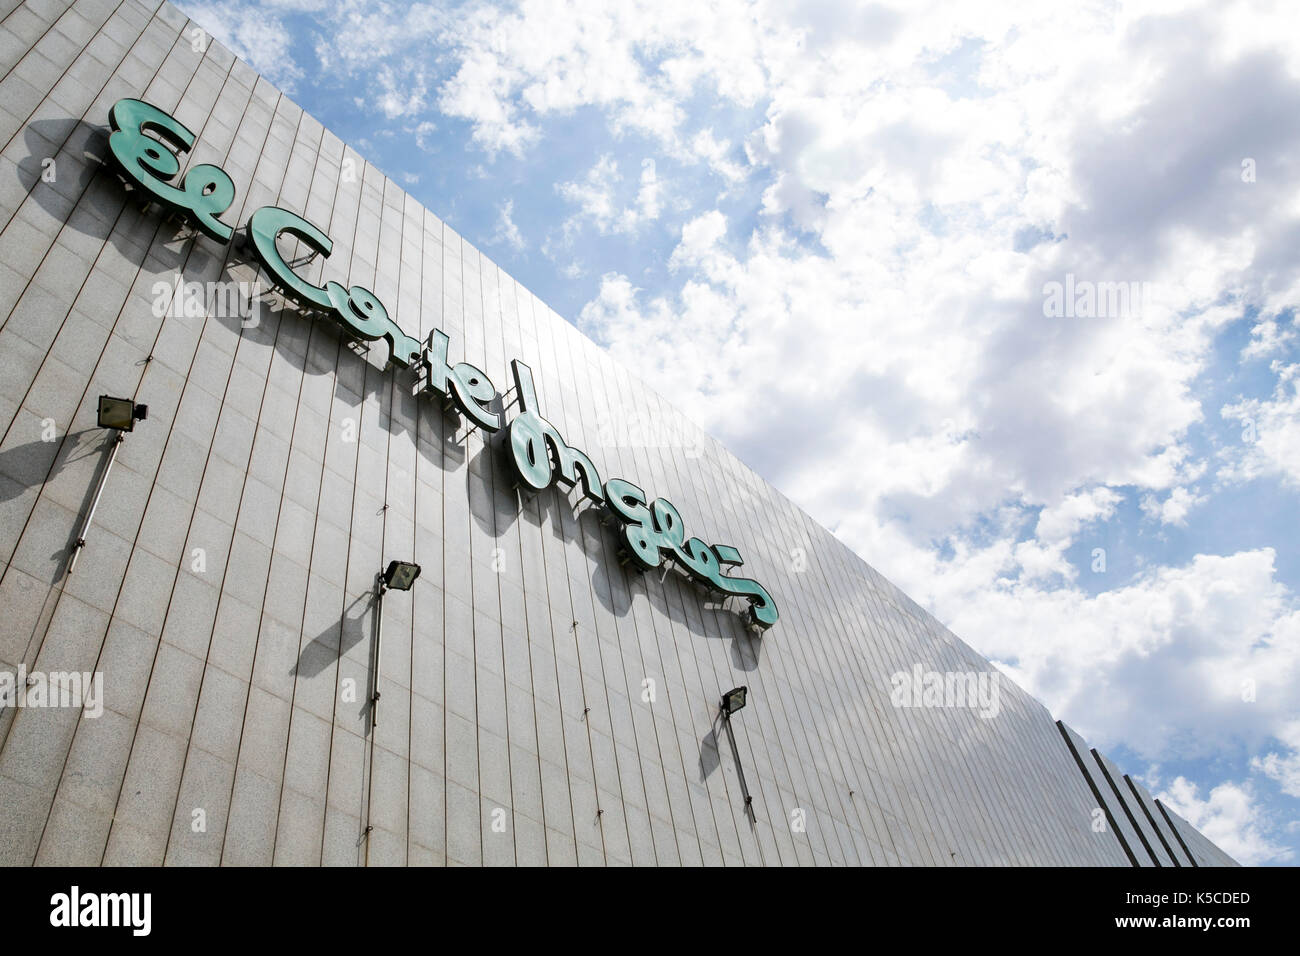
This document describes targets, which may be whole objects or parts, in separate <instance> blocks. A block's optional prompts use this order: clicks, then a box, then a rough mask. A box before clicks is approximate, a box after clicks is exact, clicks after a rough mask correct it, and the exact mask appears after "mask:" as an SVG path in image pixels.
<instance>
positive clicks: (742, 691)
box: [722, 686, 756, 823]
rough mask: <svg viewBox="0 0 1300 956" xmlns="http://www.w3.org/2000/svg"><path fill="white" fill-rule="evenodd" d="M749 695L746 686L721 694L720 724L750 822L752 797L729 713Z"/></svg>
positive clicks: (752, 811) (751, 819)
mask: <svg viewBox="0 0 1300 956" xmlns="http://www.w3.org/2000/svg"><path fill="white" fill-rule="evenodd" d="M748 696H749V688H748V687H744V686H741V687H733V688H732V689H731V690H729V691H727V692H726V693H725V694H723V695H722V726H723V727H725V728H726V730H727V740H729V741H730V742H731V755H732V756H733V757H735V758H736V776H737V777H739V778H740V793H741V795H742V796H743V797H744V798H745V813H746V814H747V815H748V816H749V821H750V823H754V822H755V819H756V818H755V816H754V806H753V804H754V798H753V797H752V796H750V794H749V785H748V784H746V783H745V768H744V767H742V766H741V765H740V748H739V747H737V746H736V732H735V731H734V730H732V729H731V715H732V714H734V713H735V712H736V711H738V710H740V709H742V708H743V707H744V706H745V698H746V697H748Z"/></svg>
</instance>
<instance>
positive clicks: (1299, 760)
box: [1250, 720, 1300, 797]
mask: <svg viewBox="0 0 1300 956" xmlns="http://www.w3.org/2000/svg"><path fill="white" fill-rule="evenodd" d="M1277 736H1278V740H1279V741H1281V743H1282V744H1284V745H1285V746H1286V747H1289V748H1290V751H1291V752H1290V753H1278V752H1276V751H1269V752H1268V753H1267V754H1265V755H1264V756H1263V757H1255V758H1253V759H1252V760H1251V762H1250V765H1251V767H1252V768H1253V769H1255V770H1260V771H1262V772H1263V773H1264V774H1265V775H1266V776H1269V777H1272V778H1273V779H1274V780H1276V781H1277V782H1278V783H1279V784H1281V785H1282V792H1283V793H1288V794H1290V795H1291V796H1293V797H1300V720H1293V721H1290V722H1289V723H1287V724H1285V725H1283V726H1282V728H1281V729H1280V730H1279V731H1278V734H1277Z"/></svg>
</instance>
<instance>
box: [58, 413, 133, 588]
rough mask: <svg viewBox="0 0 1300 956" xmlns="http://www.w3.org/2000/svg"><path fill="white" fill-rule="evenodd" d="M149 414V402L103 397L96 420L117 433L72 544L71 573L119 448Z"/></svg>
mask: <svg viewBox="0 0 1300 956" xmlns="http://www.w3.org/2000/svg"><path fill="white" fill-rule="evenodd" d="M148 417H149V406H148V405H137V404H136V403H135V402H134V401H133V400H132V399H129V398H114V397H113V396H112V395H101V396H99V408H98V410H97V413H96V416H95V420H96V422H98V424H99V427H100V428H111V429H112V430H113V431H114V432H115V434H114V435H113V450H112V451H110V452H109V454H108V461H107V462H105V463H104V470H103V471H101V472H100V473H99V480H98V481H97V482H96V483H95V493H94V495H92V496H91V499H90V510H89V511H87V512H86V517H85V518H84V519H83V520H82V522H81V528H80V530H78V531H77V540H76V542H75V543H74V544H73V546H72V555H71V557H70V558H69V559H68V574H71V573H72V572H73V571H74V570H75V569H76V567H77V558H79V557H81V551H82V549H83V548H85V547H86V534H87V533H88V532H89V531H90V523H91V522H92V521H93V520H94V519H95V509H96V508H98V507H99V499H100V498H102V497H103V496H104V486H105V485H106V484H108V473H109V472H110V471H112V470H113V462H115V461H117V449H118V446H119V445H121V444H122V440H123V439H124V438H125V437H126V433H127V432H129V431H132V430H134V429H135V423H136V422H142V421H144V420H145V419H146V418H148Z"/></svg>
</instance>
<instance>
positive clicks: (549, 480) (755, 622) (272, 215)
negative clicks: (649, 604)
mask: <svg viewBox="0 0 1300 956" xmlns="http://www.w3.org/2000/svg"><path fill="white" fill-rule="evenodd" d="M109 123H110V125H111V126H112V128H113V133H112V135H111V136H110V137H109V147H110V155H111V157H112V160H113V162H114V164H115V165H116V166H117V168H118V170H119V171H120V172H121V173H122V174H123V175H124V176H125V177H126V178H127V179H128V180H129V181H130V182H131V184H132V185H134V186H138V187H139V188H140V189H142V190H143V191H144V192H145V193H146V194H147V195H148V197H149V198H150V199H151V200H156V201H158V202H160V203H162V204H163V205H164V206H165V207H167V208H168V209H169V210H170V211H172V212H178V213H181V214H183V215H186V216H188V217H190V218H192V219H193V221H194V224H195V225H196V226H197V227H198V229H199V230H200V231H202V233H203V234H204V235H205V236H207V237H208V238H210V239H213V240H214V241H216V242H223V243H225V242H229V241H230V240H231V238H232V237H233V236H234V228H233V227H231V226H230V225H228V224H226V223H224V222H222V221H221V219H220V218H219V217H220V216H221V214H222V213H224V212H225V211H226V210H227V209H229V208H230V206H231V204H232V203H233V202H234V200H235V186H234V183H233V182H231V179H230V177H229V176H228V175H227V174H226V173H225V171H224V170H222V169H220V168H219V167H217V166H212V165H209V164H207V163H204V164H201V165H198V166H195V167H194V168H193V169H191V170H189V171H188V172H187V173H186V174H185V177H184V178H183V179H182V180H181V182H180V185H179V186H172V185H170V184H169V183H168V182H167V181H168V180H170V179H173V178H174V177H175V176H176V175H177V174H178V173H179V172H180V159H179V157H178V155H177V154H178V151H179V152H183V151H186V150H188V149H190V148H191V147H192V146H193V145H194V134H193V133H191V132H190V131H189V130H188V129H187V128H186V127H185V126H184V125H183V124H181V123H180V122H179V121H178V120H176V119H175V118H174V117H172V116H170V115H168V114H167V113H164V112H163V111H162V110H160V109H158V108H157V107H156V106H151V105H150V104H148V103H145V102H143V101H142V100H135V99H123V100H119V101H118V102H117V103H115V104H114V106H113V108H112V110H111V111H110V112H109ZM146 133H154V134H156V136H157V137H158V138H157V139H155V138H154V137H152V136H147V135H145V134H146ZM246 231H247V237H248V241H249V244H250V245H251V246H252V248H253V251H254V253H255V254H256V256H257V259H258V261H259V262H260V263H261V265H262V267H263V268H265V269H266V271H267V272H268V273H269V274H270V276H271V281H272V282H273V283H274V284H275V286H276V287H277V288H278V289H280V291H281V292H283V293H284V295H285V296H286V297H287V298H289V299H291V300H292V301H294V302H295V303H297V304H298V305H299V306H300V307H301V308H303V309H304V310H307V311H310V312H318V313H321V314H324V315H326V316H328V317H329V318H330V319H331V320H333V321H334V322H336V323H337V324H338V325H339V326H341V327H342V329H343V331H344V332H345V333H347V334H348V335H351V336H354V337H356V338H360V339H364V340H366V341H371V342H374V341H378V340H379V339H383V340H384V341H385V342H387V344H388V356H389V363H390V364H396V365H399V366H401V367H403V368H412V367H413V368H415V369H416V372H417V374H418V380H419V385H418V387H419V390H420V391H421V392H424V393H426V394H429V395H431V396H434V397H436V398H438V399H440V400H441V402H442V404H443V406H444V407H446V408H450V407H454V408H455V409H457V410H458V411H459V412H460V413H461V414H462V415H464V416H465V417H466V418H468V419H470V420H471V421H473V422H474V423H475V424H476V425H478V426H479V427H480V428H482V429H483V430H484V431H487V432H498V431H500V430H501V429H502V427H503V426H504V425H505V423H504V421H503V418H502V415H501V414H500V413H498V412H494V411H492V406H494V405H496V404H497V402H498V398H499V396H498V393H497V389H496V386H495V385H493V384H492V381H491V379H489V378H488V376H487V375H486V374H485V373H484V372H483V371H481V370H480V369H478V368H475V367H474V366H473V365H470V364H469V363H468V362H457V363H456V364H455V365H449V364H448V357H447V355H448V345H449V340H448V337H447V335H446V333H444V332H442V331H441V330H440V329H434V330H433V332H432V333H430V335H429V337H428V339H427V340H426V341H425V342H423V343H421V342H420V341H419V340H418V339H413V338H411V337H410V336H409V335H407V334H406V333H405V332H403V331H402V330H401V328H399V327H398V325H397V323H395V322H394V321H393V319H392V317H391V316H390V315H389V314H388V310H387V309H386V308H385V307H384V304H383V303H382V302H380V301H379V298H378V297H377V296H376V295H375V294H374V293H373V292H371V291H370V290H369V289H367V288H365V287H363V286H359V285H354V286H352V287H350V288H345V287H344V286H343V285H342V284H340V283H338V282H326V283H325V285H323V286H317V285H312V284H311V283H310V282H308V281H307V280H306V279H303V278H302V277H301V276H299V275H298V274H297V273H295V272H294V271H293V269H292V267H291V266H290V265H289V263H288V262H286V261H285V259H284V257H283V256H282V255H281V254H280V251H279V249H278V248H277V246H276V240H278V239H279V237H280V236H281V235H289V236H292V237H294V238H295V239H298V240H300V241H301V242H302V243H304V244H305V245H306V246H307V247H308V248H310V249H312V250H313V251H314V252H316V253H319V254H320V255H322V256H324V257H326V258H328V257H329V255H330V252H331V251H332V250H333V247H334V244H333V242H331V241H330V238H329V236H327V235H325V233H323V232H321V231H320V229H318V228H317V227H316V226H314V225H312V223H310V222H308V221H307V220H306V219H304V218H302V216H299V215H298V214H297V213H294V212H290V211H289V210H287V209H281V208H280V207H278V206H263V207H261V208H260V209H258V210H257V211H256V212H254V213H253V215H252V216H251V217H250V218H249V220H248V226H247V230H246ZM510 371H511V373H512V375H513V376H514V381H515V389H516V393H517V396H518V401H519V413H518V414H517V415H516V416H515V417H514V419H513V420H512V421H511V422H510V424H509V426H508V427H506V437H507V446H508V449H509V459H510V462H511V464H512V466H513V469H514V472H515V476H516V478H517V479H518V481H519V485H520V486H521V487H522V488H525V489H527V490H528V491H531V492H537V491H544V490H545V489H547V488H549V487H551V485H553V484H555V483H556V482H557V481H558V482H560V483H562V484H563V485H565V486H566V487H568V488H572V487H573V486H575V485H578V484H581V486H582V494H583V496H584V497H585V498H587V499H589V500H591V501H592V502H594V503H596V504H597V505H600V506H602V507H604V508H605V509H606V510H607V512H608V514H609V515H610V516H611V517H612V518H613V519H614V521H615V522H616V524H617V526H618V534H619V538H620V544H621V551H622V554H623V557H624V560H625V561H626V563H629V564H631V565H632V566H633V567H635V568H637V569H639V570H650V569H651V568H657V567H659V566H660V564H662V563H663V561H664V560H668V561H675V562H676V563H677V564H678V565H679V566H680V567H681V568H682V569H683V570H685V572H686V573H687V574H688V575H689V576H690V577H691V578H692V579H694V580H695V581H696V582H698V583H700V584H703V585H705V586H706V587H708V588H709V589H710V590H712V591H714V592H716V593H718V594H722V595H725V596H728V597H732V596H735V597H743V598H745V599H746V600H747V601H748V615H747V616H748V619H749V623H750V624H751V625H752V626H753V627H755V628H756V629H758V630H760V631H765V630H767V628H769V627H771V626H772V625H773V624H775V623H776V621H777V617H778V614H777V609H776V602H775V601H774V600H773V599H772V595H771V594H769V593H768V592H767V589H766V588H764V587H763V585H761V584H759V583H758V582H757V581H754V580H751V579H749V578H739V577H732V576H731V575H729V574H724V573H723V569H724V568H728V567H738V566H740V565H742V564H744V561H743V560H742V559H741V556H740V552H739V551H737V550H736V549H735V548H733V547H731V546H730V545H725V544H713V545H710V544H707V543H705V542H704V541H703V540H702V539H700V538H687V537H686V528H685V525H684V523H683V521H682V517H681V515H680V514H679V513H678V511H677V509H676V508H675V507H674V506H673V504H672V502H670V501H668V500H667V499H666V498H656V499H654V500H653V501H650V500H649V499H648V497H647V496H646V493H645V492H644V491H642V490H641V489H640V488H638V487H637V486H636V485H634V484H632V482H630V481H626V480H624V479H622V478H610V479H609V480H607V481H602V480H601V477H600V472H599V470H598V469H597V468H596V465H595V463H594V462H593V461H592V460H591V459H590V458H589V457H588V456H587V454H586V453H585V452H583V451H582V450H580V449H577V448H574V447H572V446H570V445H569V444H568V443H567V442H566V441H565V440H564V436H563V435H562V434H561V433H560V431H559V429H557V428H556V427H555V426H554V425H552V424H551V423H550V422H549V421H547V420H546V419H545V418H543V417H542V416H541V414H540V412H539V411H538V404H537V393H536V390H535V389H534V387H533V373H532V369H530V368H529V367H528V366H527V365H525V364H524V363H523V362H520V361H519V360H518V359H512V360H511V362H510Z"/></svg>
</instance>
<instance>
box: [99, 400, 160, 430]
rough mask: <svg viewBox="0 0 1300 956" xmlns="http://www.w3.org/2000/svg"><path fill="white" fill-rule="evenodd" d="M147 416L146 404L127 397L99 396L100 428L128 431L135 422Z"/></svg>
mask: <svg viewBox="0 0 1300 956" xmlns="http://www.w3.org/2000/svg"><path fill="white" fill-rule="evenodd" d="M148 417H149V406H148V405H137V404H136V403H135V402H134V401H132V400H131V399H129V398H114V397H113V396H111V395H101V396H99V415H98V421H99V427H100V428H116V429H117V430H118V431H120V432H129V431H132V430H133V429H134V428H135V423H136V422H142V421H144V420H145V419H146V418H148Z"/></svg>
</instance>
